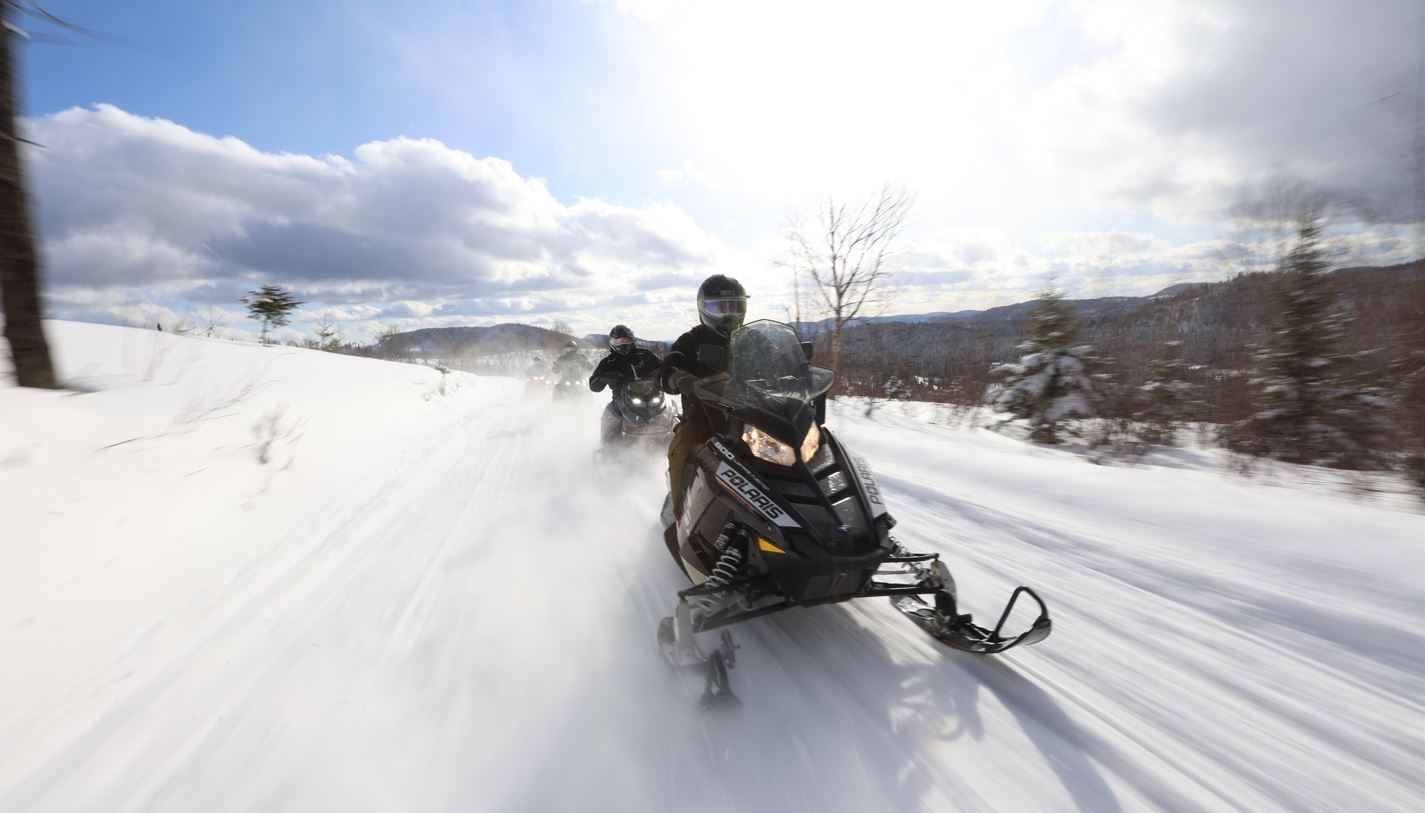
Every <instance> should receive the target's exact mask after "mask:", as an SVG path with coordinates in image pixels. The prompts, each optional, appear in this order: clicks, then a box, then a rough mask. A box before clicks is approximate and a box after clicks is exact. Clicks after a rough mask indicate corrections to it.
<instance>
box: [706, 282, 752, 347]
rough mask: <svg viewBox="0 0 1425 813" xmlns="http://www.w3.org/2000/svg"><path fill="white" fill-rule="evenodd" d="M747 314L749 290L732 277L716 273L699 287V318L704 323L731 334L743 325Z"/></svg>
mask: <svg viewBox="0 0 1425 813" xmlns="http://www.w3.org/2000/svg"><path fill="white" fill-rule="evenodd" d="M745 316H747V291H746V290H745V289H744V288H743V287H742V283H740V282H738V281H737V280H735V279H733V278H732V277H725V276H723V275H722V274H714V275H713V276H711V277H708V278H707V279H705V280H703V284H702V285H700V286H699V287H698V318H699V319H701V320H702V322H703V324H704V325H706V326H708V327H710V328H712V329H713V330H715V331H717V332H718V333H721V334H722V335H724V336H729V335H731V334H732V331H734V330H737V329H738V328H740V327H742V320H743V318H744V317H745Z"/></svg>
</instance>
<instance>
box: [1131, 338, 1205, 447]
mask: <svg viewBox="0 0 1425 813" xmlns="http://www.w3.org/2000/svg"><path fill="white" fill-rule="evenodd" d="M1182 344H1183V343H1182V342H1179V341H1169V342H1163V352H1162V355H1160V356H1159V357H1158V358H1157V359H1155V360H1154V361H1153V362H1152V363H1151V364H1150V365H1149V368H1148V375H1149V378H1148V381H1147V382H1146V383H1144V384H1141V385H1139V387H1138V389H1137V392H1136V393H1135V399H1134V404H1133V418H1134V421H1135V422H1136V424H1137V427H1136V434H1137V436H1138V440H1140V441H1142V442H1143V443H1151V444H1153V445H1156V446H1172V445H1174V442H1175V441H1176V439H1177V429H1178V426H1179V425H1181V424H1184V423H1187V422H1189V421H1194V420H1202V416H1203V407H1204V403H1203V398H1202V388H1201V387H1200V386H1198V385H1197V384H1195V383H1193V382H1192V381H1190V380H1188V369H1189V366H1190V365H1189V364H1188V362H1187V360H1186V359H1184V358H1183V354H1182Z"/></svg>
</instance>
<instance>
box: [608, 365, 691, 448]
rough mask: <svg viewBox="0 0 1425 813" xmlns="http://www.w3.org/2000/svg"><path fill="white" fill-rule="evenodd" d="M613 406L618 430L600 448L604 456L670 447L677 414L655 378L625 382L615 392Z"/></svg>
mask: <svg viewBox="0 0 1425 813" xmlns="http://www.w3.org/2000/svg"><path fill="white" fill-rule="evenodd" d="M613 410H614V412H615V413H616V414H617V416H618V420H619V425H618V431H617V432H616V433H614V434H613V435H612V437H610V438H609V439H608V441H607V442H606V443H605V445H604V446H603V448H601V449H600V450H599V451H600V454H601V456H603V457H606V458H607V457H609V456H611V455H615V454H622V453H626V452H663V451H666V450H667V448H668V439H669V438H670V437H672V436H673V422H674V420H675V417H674V413H673V410H672V409H671V408H670V407H669V406H668V404H667V401H666V400H665V399H664V397H663V393H662V392H659V390H658V385H657V384H656V383H654V381H653V379H651V378H642V379H639V380H637V381H629V382H627V383H625V384H624V385H623V386H622V387H620V388H619V389H618V392H617V394H615V395H614V399H613Z"/></svg>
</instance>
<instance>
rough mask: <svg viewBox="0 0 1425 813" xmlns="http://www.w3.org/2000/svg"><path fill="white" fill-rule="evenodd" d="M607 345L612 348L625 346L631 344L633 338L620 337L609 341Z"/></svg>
mask: <svg viewBox="0 0 1425 813" xmlns="http://www.w3.org/2000/svg"><path fill="white" fill-rule="evenodd" d="M609 344H611V345H613V346H614V347H622V346H624V345H626V344H633V338H632V337H631V336H620V337H618V338H617V339H609Z"/></svg>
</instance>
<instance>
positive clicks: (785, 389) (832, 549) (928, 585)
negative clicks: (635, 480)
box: [658, 320, 1052, 706]
mask: <svg viewBox="0 0 1425 813" xmlns="http://www.w3.org/2000/svg"><path fill="white" fill-rule="evenodd" d="M723 355H724V351H722V349H721V348H717V347H704V348H700V350H699V357H700V359H701V360H702V361H703V363H704V364H707V365H708V366H710V367H713V368H715V369H718V368H721V367H722V364H721V363H720V362H721V361H723V360H724V359H723V358H722V356H723ZM725 356H726V359H725V360H726V362H727V365H726V370H727V371H726V372H724V373H720V374H717V375H714V376H710V377H707V378H703V379H700V380H699V381H697V382H696V383H695V384H694V394H695V396H696V398H697V400H698V401H699V402H700V403H701V404H702V405H703V406H705V407H706V408H707V409H708V414H709V417H710V419H711V420H712V423H713V426H714V427H715V429H717V431H715V432H714V435H713V437H712V438H711V439H710V440H709V441H708V442H707V443H706V444H705V445H704V446H703V447H702V448H701V449H700V450H698V452H697V454H696V455H695V456H694V458H693V459H692V460H691V461H690V463H689V469H688V471H687V472H686V475H687V476H686V477H685V478H684V480H683V482H684V484H685V489H686V490H685V492H684V496H683V500H682V510H681V512H680V513H678V514H677V515H676V516H675V514H674V511H673V508H672V500H671V494H670V495H669V499H668V500H666V501H665V502H664V506H663V516H662V520H663V526H664V540H665V542H666V543H667V545H668V551H669V553H671V554H672V556H673V559H674V561H675V562H677V563H678V565H679V567H681V568H682V570H683V572H684V573H685V574H686V575H687V576H688V578H689V579H690V580H691V581H692V582H693V586H692V587H689V588H687V589H684V590H682V591H680V592H679V593H678V601H677V604H676V606H675V608H674V611H673V615H672V616H670V617H667V618H664V619H663V620H662V621H661V622H660V624H659V627H658V644H659V648H660V650H661V651H662V653H663V655H664V657H665V658H666V659H667V660H668V662H669V663H670V664H671V665H673V666H675V667H678V668H683V669H700V670H703V672H704V674H705V677H706V683H705V687H704V692H703V701H702V702H703V705H704V706H717V705H736V704H737V698H736V695H735V694H734V693H733V692H732V688H731V684H730V681H729V675H728V671H729V670H730V669H732V668H733V666H734V665H735V663H736V648H737V647H736V645H735V644H734V643H733V639H732V634H731V631H730V630H729V629H727V628H728V627H729V626H730V625H733V624H737V623H740V622H743V621H747V620H750V619H753V618H757V617H759V616H764V615H768V614H771V613H776V612H781V611H783V610H788V609H791V608H793V607H812V606H816V605H820V604H832V603H837V602H843V601H849V600H852V599H861V598H872V597H878V596H884V597H887V598H889V599H890V601H891V604H892V605H893V606H895V608H896V609H897V610H899V611H900V612H901V613H903V614H904V615H906V616H907V617H908V618H909V619H910V620H911V621H913V622H914V623H916V624H917V625H918V626H920V627H921V628H922V629H924V630H925V631H926V632H928V633H929V634H930V635H932V636H934V637H935V638H936V639H938V640H939V641H941V642H942V643H944V644H946V645H947V646H949V647H951V648H953V649H957V650H961V651H964V652H972V653H976V654H992V653H997V652H1004V651H1005V650H1007V649H1010V648H1012V647H1016V646H1022V645H1027V644H1033V643H1036V642H1038V641H1042V640H1044V639H1045V638H1046V637H1048V636H1049V633H1050V631H1051V630H1052V623H1051V621H1050V619H1049V611H1048V608H1047V607H1046V606H1045V604H1044V602H1043V601H1042V600H1041V599H1040V598H1039V596H1038V595H1037V594H1036V593H1035V592H1034V591H1033V590H1031V589H1030V588H1028V587H1023V586H1021V587H1019V588H1017V589H1016V590H1015V591H1014V592H1013V593H1012V594H1011V596H1010V598H1009V601H1008V603H1007V604H1006V605H1005V608H1004V610H1003V612H1002V613H1001V614H1000V617H999V621H998V623H996V624H995V625H994V626H993V627H984V626H981V625H979V624H977V623H975V622H974V621H973V620H972V618H971V616H970V615H969V614H962V613H961V612H960V609H959V597H958V593H957V591H956V586H955V579H954V578H953V576H952V575H951V573H950V570H949V568H948V567H947V566H946V565H945V563H944V562H942V561H941V560H940V557H939V554H935V553H912V552H910V551H908V550H906V549H905V548H904V547H902V546H901V545H900V544H899V543H898V542H897V541H896V540H895V538H894V537H892V536H891V529H892V528H893V527H895V524H896V523H895V520H894V519H893V518H892V517H891V515H890V513H889V512H888V511H887V509H886V505H885V502H884V498H883V497H882V494H881V490H880V488H879V487H878V486H877V485H876V480H875V478H874V476H873V475H872V473H871V470H870V467H869V465H868V464H867V462H866V460H865V459H864V458H861V457H858V456H856V455H855V454H853V453H852V452H851V451H850V450H849V449H848V448H847V447H846V446H845V445H843V444H842V443H841V442H840V441H839V440H837V438H836V436H835V435H833V434H832V432H831V430H829V429H827V428H826V427H825V425H824V423H825V418H826V392H827V390H828V389H830V387H831V384H832V380H833V378H834V373H833V372H832V371H831V370H828V369H826V368H823V367H817V366H814V365H812V364H811V363H810V356H811V348H810V344H809V343H808V344H803V343H801V342H800V341H799V340H798V337H797V334H796V331H795V330H794V329H793V328H792V327H791V326H789V325H785V324H782V323H780V322H773V321H765V320H764V321H758V322H753V323H751V324H748V325H746V326H745V327H742V328H741V329H739V330H737V331H735V332H734V333H733V334H732V337H731V340H730V342H729V345H728V348H727V350H726V351H725ZM1022 596H1027V597H1028V598H1029V599H1030V600H1032V601H1033V602H1034V604H1035V605H1038V615H1037V617H1036V618H1035V620H1034V621H1033V622H1032V623H1031V624H1030V625H1029V627H1028V629H1025V630H1024V631H1022V632H1019V633H1017V634H1008V633H1006V632H1005V624H1006V622H1007V621H1008V620H1009V618H1010V613H1011V612H1012V611H1013V610H1014V607H1015V605H1016V603H1017V602H1019V600H1020V598H1021V597H1022ZM927 599H928V600H927ZM716 630H720V634H719V637H718V639H717V642H716V644H715V645H713V646H711V647H706V648H705V647H704V646H702V645H700V643H699V641H698V640H697V639H698V637H700V636H702V637H707V636H703V633H711V632H713V631H716Z"/></svg>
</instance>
